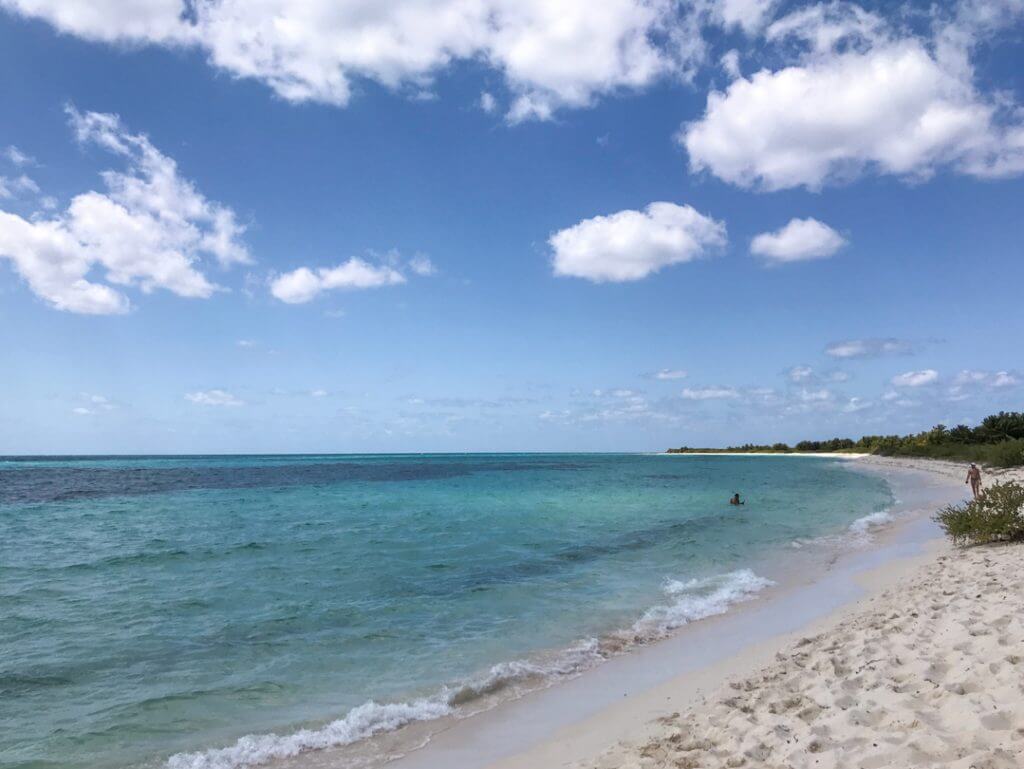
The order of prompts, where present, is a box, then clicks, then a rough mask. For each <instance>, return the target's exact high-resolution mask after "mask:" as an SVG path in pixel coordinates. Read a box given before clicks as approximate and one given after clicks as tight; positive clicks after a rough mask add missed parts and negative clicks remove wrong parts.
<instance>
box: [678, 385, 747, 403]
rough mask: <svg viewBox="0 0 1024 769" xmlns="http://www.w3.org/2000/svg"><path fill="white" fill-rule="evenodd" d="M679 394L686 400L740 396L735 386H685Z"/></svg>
mask: <svg viewBox="0 0 1024 769" xmlns="http://www.w3.org/2000/svg"><path fill="white" fill-rule="evenodd" d="M679 396H680V397H681V398H682V399H683V400H688V401H707V400H722V399H725V398H738V397H740V393H739V391H738V390H737V389H736V388H735V387H693V388H691V387H687V388H685V389H684V390H683V391H682V392H681V393H679Z"/></svg>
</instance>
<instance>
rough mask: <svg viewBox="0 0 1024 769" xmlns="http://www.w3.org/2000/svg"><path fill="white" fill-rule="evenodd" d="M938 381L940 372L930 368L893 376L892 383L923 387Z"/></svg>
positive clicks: (901, 385)
mask: <svg viewBox="0 0 1024 769" xmlns="http://www.w3.org/2000/svg"><path fill="white" fill-rule="evenodd" d="M937 381H939V372H938V371H936V370H935V369H930V368H926V369H922V370H921V371H907V372H905V373H903V374H897V375H896V376H894V377H893V378H892V384H893V386H895V387H923V386H924V385H928V384H934V383H935V382H937Z"/></svg>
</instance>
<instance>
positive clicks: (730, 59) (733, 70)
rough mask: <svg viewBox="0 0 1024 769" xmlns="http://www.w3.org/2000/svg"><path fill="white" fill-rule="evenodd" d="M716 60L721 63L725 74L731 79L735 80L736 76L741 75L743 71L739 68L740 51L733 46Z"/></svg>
mask: <svg viewBox="0 0 1024 769" xmlns="http://www.w3.org/2000/svg"><path fill="white" fill-rule="evenodd" d="M718 62H719V64H721V66H722V69H723V70H724V71H725V74H727V75H728V76H729V77H730V78H731V79H733V80H735V79H736V78H738V77H742V76H743V72H742V71H741V70H740V52H739V51H737V50H736V49H735V48H733V49H732V50H731V51H726V52H725V53H723V54H722V58H721V59H719V60H718Z"/></svg>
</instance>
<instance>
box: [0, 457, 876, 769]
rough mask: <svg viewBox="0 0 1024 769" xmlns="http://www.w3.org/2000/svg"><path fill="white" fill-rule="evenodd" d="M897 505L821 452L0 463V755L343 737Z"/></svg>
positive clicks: (679, 600) (484, 685)
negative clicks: (735, 498)
mask: <svg viewBox="0 0 1024 769" xmlns="http://www.w3.org/2000/svg"><path fill="white" fill-rule="evenodd" d="M734 491H740V492H742V493H743V495H744V496H745V497H746V498H747V500H748V503H747V505H746V506H744V507H741V508H735V507H730V506H729V505H728V504H726V502H727V500H728V497H729V496H730V495H731V494H732V493H733V492H734ZM891 502H892V498H891V495H890V492H889V489H888V487H887V486H886V485H885V483H884V481H882V480H881V479H880V478H877V477H873V476H869V475H864V474H860V473H857V472H853V471H850V470H848V469H845V468H844V467H843V466H842V465H841V464H840V463H837V462H835V461H833V460H829V459H817V458H814V459H806V458H800V459H796V458H791V457H777V458H774V457H754V458H744V457H696V456H692V457H670V456H638V455H589V454H587V455H575V454H566V455H434V456H407V455H397V456H344V457H339V456H318V457H293V456H281V457H266V456H262V457H206V458H203V457H192V458H189V457H182V458H111V459H103V460H81V459H73V458H71V459H67V458H65V459H52V460H16V461H15V460H6V461H5V460H3V459H0V703H2V704H0V709H2V714H0V715H2V719H0V720H2V722H3V728H2V729H0V766H4V767H19V768H20V769H25V768H27V767H58V766H59V767H71V768H81V769H85V768H89V769H93V768H94V767H95V768H98V767H105V768H106V767H112V768H115V769H116V768H117V767H139V766H164V765H168V760H169V759H170V764H169V765H170V766H172V767H176V768H177V767H218V769H220V768H221V767H232V766H242V765H254V764H256V763H258V762H259V761H261V760H263V759H264V758H267V757H270V756H274V755H284V754H285V753H282V752H281V751H287V750H290V749H296V747H297V746H301V747H308V746H319V745H322V744H339V743H343V742H345V741H348V740H349V739H355V738H357V737H360V736H363V735H364V734H367V733H370V732H372V731H376V730H379V729H384V728H389V727H391V726H395V725H398V724H400V723H403V722H404V721H406V720H408V719H410V718H416V717H424V716H429V715H437V714H439V713H441V712H446V709H447V710H450V709H451V708H453V707H458V706H459V704H460V703H461V702H463V701H464V700H466V699H471V698H472V697H473V696H474V695H475V694H476V693H478V691H479V690H489V688H495V682H496V681H498V682H499V683H500V682H504V681H505V679H509V680H515V679H517V677H523V676H529V675H538V674H541V675H553V674H556V673H559V672H563V673H564V672H571V671H572V670H575V669H577V668H578V667H579V666H581V665H585V664H591V663H592V662H594V661H595V660H597V659H599V658H600V656H601V650H600V647H599V645H595V644H594V643H593V642H588V641H587V639H593V638H599V639H600V638H607V637H608V635H609V634H611V633H614V631H615V630H616V629H622V628H626V629H628V633H625V634H622V637H626V636H630V635H636V634H637V633H647V634H650V635H658V634H659V633H662V632H664V631H665V630H667V629H668V628H671V627H674V626H676V625H678V624H682V623H684V622H686V621H689V620H693V619H698V618H700V617H701V616H705V615H707V614H709V613H715V612H716V611H722V610H725V609H726V608H727V607H728V605H729V604H730V603H731V602H733V601H736V600H743V599H747V598H751V597H753V596H754V595H755V594H756V592H757V590H758V589H759V588H760V587H762V586H763V582H762V581H761V580H760V579H759V577H758V576H757V575H756V574H753V573H751V572H750V571H748V569H750V568H751V566H752V565H756V564H760V563H764V562H765V561H766V560H768V559H770V557H771V555H772V554H773V553H777V554H781V556H782V557H784V554H785V553H787V552H792V548H791V543H792V542H793V541H794V540H795V539H807V538H814V537H818V536H822V535H829V534H834V533H838V532H842V531H846V530H847V529H848V527H849V526H850V524H851V523H852V522H853V521H854V520H855V519H858V518H861V517H863V516H865V515H868V514H871V513H873V512H877V511H880V510H883V509H885V508H886V507H887V506H888V505H890V504H891ZM557 650H563V651H562V652H558V651H557ZM513 660H518V661H524V660H525V661H526V662H525V663H524V662H519V663H517V664H516V665H512V666H508V665H504V666H501V667H499V668H495V669H493V670H492V668H493V666H496V665H501V663H507V662H509V661H513ZM446 685H447V686H448V687H449V689H448V690H444V689H442V687H444V686H446ZM370 700H374V701H376V702H377V703H406V704H405V705H401V706H396V707H393V708H391V709H379V708H377V709H374V708H368V707H363V708H362V709H359V710H356V711H355V712H352V711H353V709H354V708H359V707H360V706H364V703H367V702H368V701H370ZM332 719H341V720H340V721H337V722H335V723H334V724H333V725H331V726H329V727H327V728H324V725H325V724H327V723H328V722H331V721H332ZM302 727H307V728H309V729H310V730H311V731H310V732H307V733H304V735H311V736H303V735H299V736H298V737H295V732H296V730H298V729H300V728H302ZM269 733H276V734H277V735H280V736H281V739H276V738H269V737H267V738H263V739H262V740H256V741H251V742H250V743H244V744H237V743H236V740H238V738H240V737H242V736H243V735H246V734H257V735H259V734H269ZM289 740H291V742H289ZM218 748H224V749H226V750H223V751H221V752H217V750H216V749H218ZM261 751H262V752H261ZM274 751H278V752H276V753H275V752H274ZM172 757H173V758H172ZM246 762H249V763H248V764H247V763H246Z"/></svg>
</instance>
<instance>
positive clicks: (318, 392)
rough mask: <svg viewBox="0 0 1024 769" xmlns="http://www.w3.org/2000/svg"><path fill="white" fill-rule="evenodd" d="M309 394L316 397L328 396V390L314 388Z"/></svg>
mask: <svg viewBox="0 0 1024 769" xmlns="http://www.w3.org/2000/svg"><path fill="white" fill-rule="evenodd" d="M309 394H310V395H311V396H312V397H314V398H326V397H327V390H312V391H311V392H310V393H309Z"/></svg>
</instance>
